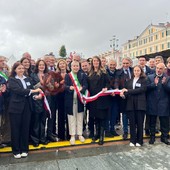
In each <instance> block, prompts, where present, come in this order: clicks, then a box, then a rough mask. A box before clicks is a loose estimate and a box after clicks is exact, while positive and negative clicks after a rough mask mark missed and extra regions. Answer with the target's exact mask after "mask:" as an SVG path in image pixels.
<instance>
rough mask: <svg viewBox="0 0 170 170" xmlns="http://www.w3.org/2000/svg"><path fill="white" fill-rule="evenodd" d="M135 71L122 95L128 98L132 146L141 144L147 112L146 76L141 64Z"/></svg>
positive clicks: (127, 108)
mask: <svg viewBox="0 0 170 170" xmlns="http://www.w3.org/2000/svg"><path fill="white" fill-rule="evenodd" d="M133 73H134V77H133V78H132V79H130V80H129V81H127V82H126V84H125V88H124V89H122V92H121V93H120V96H121V97H123V98H126V99H127V103H126V112H127V114H128V117H129V122H130V146H135V145H136V146H141V145H142V144H143V122H144V115H145V112H146V94H145V92H146V78H145V74H144V72H143V69H142V68H141V67H140V66H135V67H134V69H133Z"/></svg>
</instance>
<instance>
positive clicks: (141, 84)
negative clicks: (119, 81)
mask: <svg viewBox="0 0 170 170" xmlns="http://www.w3.org/2000/svg"><path fill="white" fill-rule="evenodd" d="M133 80H134V79H133V78H132V79H131V80H129V81H127V82H126V84H125V88H126V89H128V92H125V93H124V94H125V97H126V99H127V101H126V111H134V110H143V111H146V94H145V92H146V89H147V85H146V84H147V83H146V82H147V80H146V78H139V79H138V81H137V82H136V85H135V89H133Z"/></svg>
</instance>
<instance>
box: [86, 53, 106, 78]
mask: <svg viewBox="0 0 170 170" xmlns="http://www.w3.org/2000/svg"><path fill="white" fill-rule="evenodd" d="M94 59H97V60H98V61H99V69H98V71H97V75H99V76H100V75H101V74H102V73H106V70H105V69H103V67H102V62H101V60H100V58H99V57H98V56H94V57H93V58H92V60H91V70H90V72H89V76H92V75H93V74H94V66H93V60H94Z"/></svg>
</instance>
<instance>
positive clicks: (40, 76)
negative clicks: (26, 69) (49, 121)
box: [30, 60, 48, 147]
mask: <svg viewBox="0 0 170 170" xmlns="http://www.w3.org/2000/svg"><path fill="white" fill-rule="evenodd" d="M47 72H48V68H47V64H46V63H45V61H44V60H38V61H37V63H36V65H35V72H34V73H31V79H32V83H33V86H34V88H35V89H36V88H41V89H42V88H43V84H44V77H45V75H46V73H47ZM35 96H36V95H35ZM33 106H34V111H33V112H34V113H33V114H32V117H31V119H32V126H31V127H30V128H31V135H30V137H31V140H32V144H33V146H34V147H38V146H39V144H44V145H46V144H48V141H47V140H46V137H45V125H46V118H47V116H46V111H45V110H44V101H43V99H41V100H34V101H33Z"/></svg>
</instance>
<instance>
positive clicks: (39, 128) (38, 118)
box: [31, 111, 46, 143]
mask: <svg viewBox="0 0 170 170" xmlns="http://www.w3.org/2000/svg"><path fill="white" fill-rule="evenodd" d="M32 119H33V124H32V129H31V140H32V142H33V143H41V142H45V141H46V137H45V124H46V112H45V111H44V112H41V113H34V114H33V115H32Z"/></svg>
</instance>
